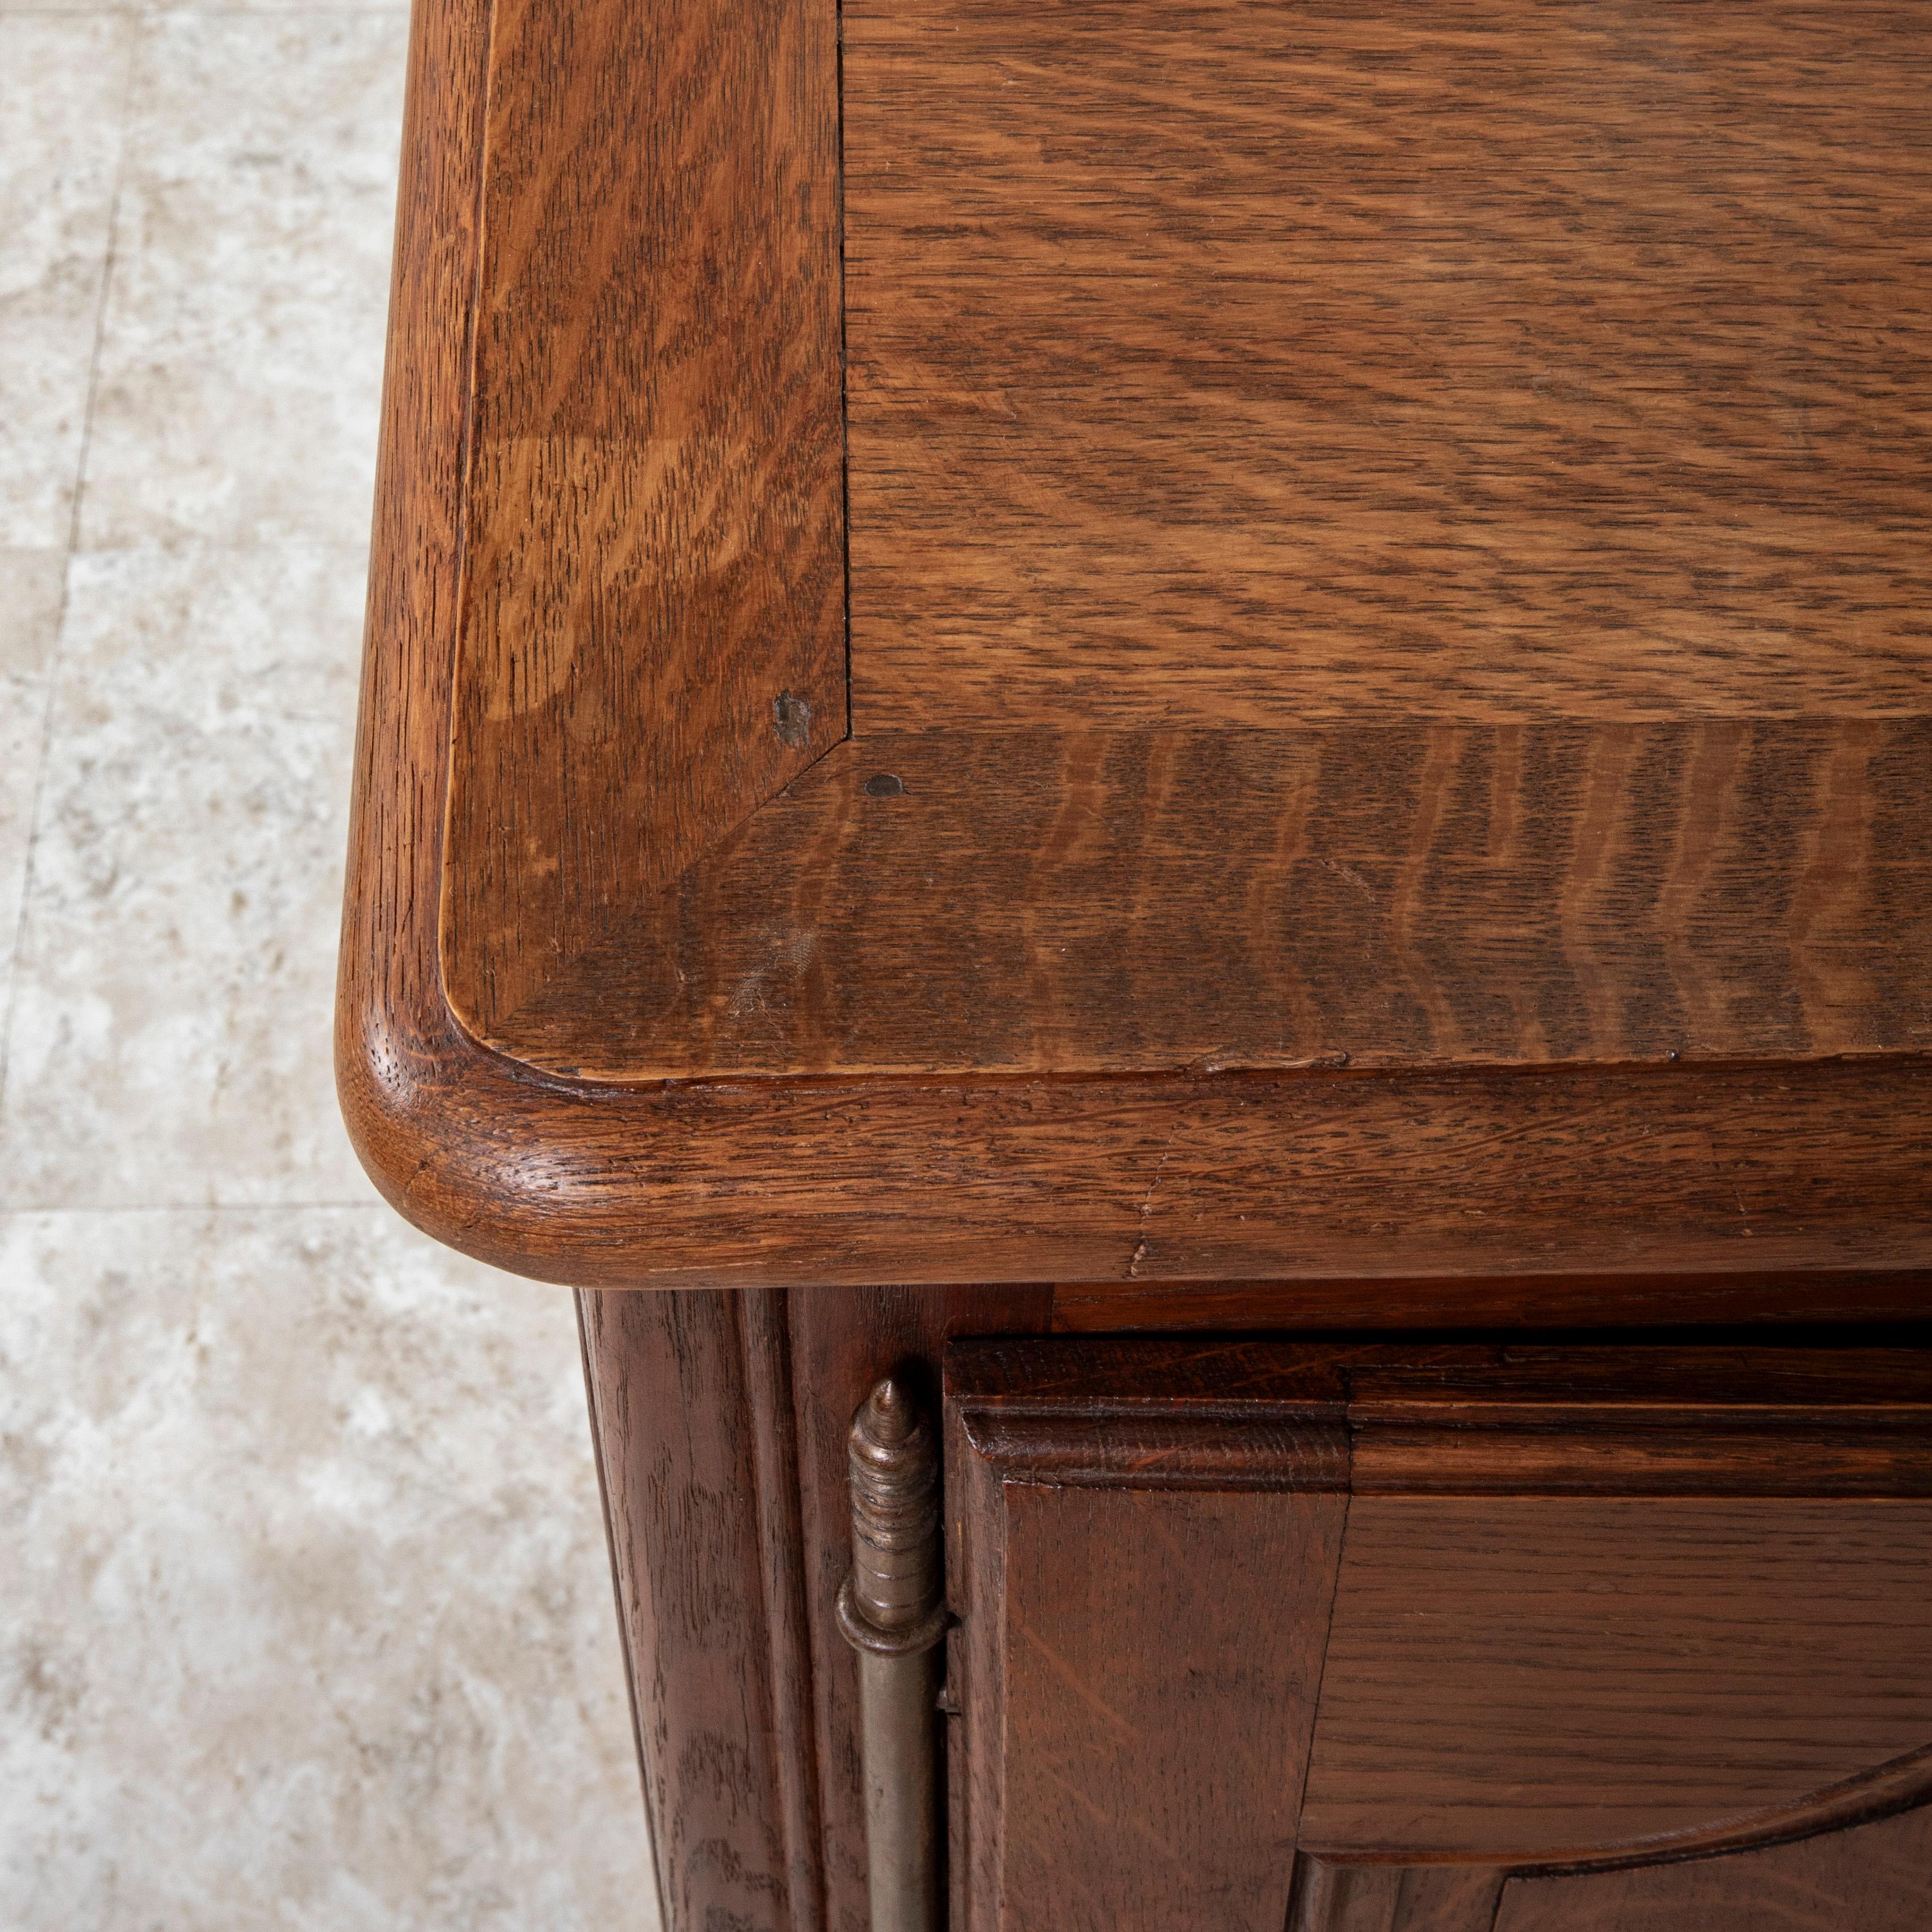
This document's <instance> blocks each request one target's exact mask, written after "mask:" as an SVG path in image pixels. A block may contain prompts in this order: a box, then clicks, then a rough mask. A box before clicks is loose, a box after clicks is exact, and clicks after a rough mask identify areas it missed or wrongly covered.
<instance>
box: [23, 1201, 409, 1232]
mask: <svg viewBox="0 0 1932 1932" xmlns="http://www.w3.org/2000/svg"><path fill="white" fill-rule="evenodd" d="M70 1214H86V1215H101V1214H388V1215H389V1216H391V1217H393V1218H395V1219H397V1220H400V1219H401V1217H400V1216H398V1215H397V1214H396V1212H395V1209H394V1208H392V1207H390V1205H389V1203H388V1202H386V1201H172V1202H170V1201H160V1202H132V1203H130V1202H116V1203H115V1205H113V1206H112V1207H99V1206H92V1205H89V1204H88V1203H86V1202H80V1203H78V1204H77V1203H74V1202H69V1203H68V1204H66V1205H64V1206H62V1207H58V1208H0V1226H5V1223H7V1222H9V1221H45V1220H53V1219H55V1217H59V1216H64V1215H70Z"/></svg>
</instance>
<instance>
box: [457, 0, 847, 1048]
mask: <svg viewBox="0 0 1932 1932" xmlns="http://www.w3.org/2000/svg"><path fill="white" fill-rule="evenodd" d="M491 20H492V31H491V34H490V65H489V76H488V85H487V110H486V111H485V114H484V123H483V130H482V139H483V157H482V176H483V178H482V197H483V205H482V212H481V259H480V261H479V263H478V284H477V288H476V291H475V339H474V348H473V356H474V362H473V368H472V375H471V379H470V383H471V387H470V399H469V400H470V413H469V425H468V433H469V476H468V490H467V495H466V505H465V508H466V545H465V549H464V553H463V589H462V593H461V595H462V602H461V619H460V621H461V625H462V631H463V649H462V651H461V653H460V656H459V658H458V681H457V695H456V711H455V730H456V734H457V742H458V743H459V744H460V746H461V748H462V755H461V756H460V757H458V759H457V760H456V764H455V773H454V777H453V781H452V787H451V790H450V799H449V811H450V831H451V837H450V844H449V855H450V864H449V870H448V872H447V874H446V877H445V879H444V882H443V889H444V892H445V893H446V897H447V899H448V901H449V907H450V913H451V931H452V944H451V945H450V947H449V952H448V955H447V957H446V969H447V971H448V974H449V983H450V986H451V989H452V993H453V995H454V996H455V998H456V999H457V1001H458V1006H459V1008H460V1010H462V1011H463V1013H465V1014H466V1015H467V1016H472V1017H473V1019H475V1022H476V1023H477V1024H478V1026H479V1028H481V1030H482V1031H484V1032H485V1033H487V1031H488V1030H489V1028H490V1025H491V1023H492V1021H493V1018H494V1016H496V1014H497V1013H499V1012H504V1011H511V1010H514V1009H515V1007H517V1006H518V1005H519V1004H520V1003H521V1001H522V1000H523V998H524V997H525V995H526V993H527V992H528V991H529V988H530V986H531V985H532V983H536V982H540V981H541V978H542V977H543V976H544V974H545V973H546V972H547V971H548V970H549V968H550V967H551V966H552V965H553V963H554V962H555V960H556V958H557V957H559V956H568V955H570V954H571V953H575V952H577V951H578V950H581V948H582V947H583V946H584V945H586V944H588V943H589V942H590V941H592V940H594V939H595V938H598V937H599V936H601V933H602V932H603V931H604V927H605V921H606V919H607V914H608V912H609V910H610V908H612V907H616V906H621V905H624V904H629V903H631V902H633V901H634V900H635V899H636V898H637V897H638V896H639V895H641V894H643V893H646V892H648V891H649V889H650V888H652V886H657V885H659V884H661V883H664V881H666V880H670V879H672V878H674V877H676V875H677V874H678V873H679V871H681V870H682V868H684V867H685V865H687V864H688V863H689V862H690V861H691V859H693V858H694V857H695V856H697V854H698V853H700V851H702V850H703V849H704V848H705V847H706V844H708V843H709V842H710V841H712V839H714V838H716V837H717V836H718V835H719V834H720V833H721V832H724V831H725V830H727V829H729V828H730V826H732V825H733V824H734V823H736V822H737V821H738V820H739V819H740V818H742V817H744V816H745V814H747V813H748V812H750V811H752V810H753V809H754V808H756V807H757V805H758V804H759V803H760V802H761V801H762V800H763V799H765V798H766V797H768V796H770V794H771V793H772V792H774V791H775V790H778V787H780V786H781V785H782V784H784V782H785V781H786V780H787V779H788V778H791V777H793V776H794V775H796V773H797V772H800V771H802V770H803V769H805V766H808V764H809V763H811V760H812V759H813V758H814V757H815V756H817V754H819V753H820V752H821V751H823V750H824V749H825V748H826V746H827V745H830V744H832V743H834V742H836V741H837V740H838V739H840V738H841V737H842V736H844V732H845V727H846V717H845V712H846V705H845V688H844V685H845V637H844V629H845V624H844V526H843V478H842V473H841V470H842V463H843V457H844V450H843V434H844V431H843V424H842V421H841V414H842V410H841V400H840V378H839V359H840V334H839V332H840V321H839V302H840V298H839V290H838V241H837V237H838V160H837V139H838V99H837V89H836V79H835V46H834V37H835V8H834V7H833V6H832V4H831V0H751V4H750V5H734V6H732V7H729V8H726V7H717V6H695V7H672V6H667V5H646V6H631V5H620V4H617V0H494V4H493V7H492V9H491Z"/></svg>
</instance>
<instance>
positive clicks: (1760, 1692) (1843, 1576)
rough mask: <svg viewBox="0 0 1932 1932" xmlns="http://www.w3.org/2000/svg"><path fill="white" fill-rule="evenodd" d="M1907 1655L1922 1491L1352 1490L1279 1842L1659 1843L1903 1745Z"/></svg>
mask: <svg viewBox="0 0 1932 1932" xmlns="http://www.w3.org/2000/svg"><path fill="white" fill-rule="evenodd" d="M1423 1578H1427V1580H1428V1583H1427V1589H1419V1587H1418V1584H1419V1580H1421V1579H1423ZM1928 1641H1932V1502H1926V1501H1924V1500H1920V1499H1914V1498H1911V1497H1906V1498H1902V1499H1882V1498H1881V1499H1857V1500H1853V1499H1843V1498H1838V1499H1832V1500H1830V1501H1829V1502H1811V1501H1805V1500H1799V1499H1730V1498H1720V1499H1715V1500H1707V1499H1703V1498H1694V1497H1676V1496H1646V1497H1640V1498H1635V1499H1631V1498H1625V1497H1619V1496H1602V1497H1590V1496H1557V1497H1544V1496H1535V1495H1529V1496H1522V1495H1519V1496H1494V1497H1488V1496H1486V1497H1463V1496H1427V1497H1423V1496H1357V1497H1356V1498H1355V1499H1354V1501H1353V1502H1352V1505H1351V1508H1350V1512H1349V1540H1348V1547H1347V1550H1346V1553H1345V1556H1344V1559H1343V1568H1342V1574H1341V1579H1340V1583H1339V1584H1338V1586H1337V1593H1336V1600H1335V1613H1334V1624H1333V1628H1332V1632H1331V1638H1330V1642H1329V1649H1328V1664H1327V1666H1326V1675H1325V1680H1324V1681H1325V1689H1324V1692H1323V1697H1322V1715H1321V1719H1320V1721H1319V1724H1318V1727H1317V1729H1316V1742H1315V1750H1314V1756H1313V1760H1312V1762H1311V1764H1310V1770H1309V1777H1308V1791H1307V1804H1306V1805H1305V1807H1304V1811H1303V1817H1302V1826H1301V1835H1302V1841H1303V1843H1304V1844H1306V1845H1307V1846H1309V1847H1310V1849H1313V1850H1315V1851H1316V1852H1319V1853H1322V1854H1325V1855H1326V1854H1334V1853H1337V1852H1349V1853H1353V1854H1355V1855H1363V1854H1365V1853H1370V1852H1373V1853H1375V1854H1376V1855H1382V1856H1400V1855H1402V1854H1404V1853H1406V1854H1409V1855H1412V1856H1413V1855H1420V1854H1427V1853H1430V1852H1438V1853H1441V1852H1453V1853H1454V1854H1456V1855H1458V1856H1460V1857H1464V1858H1475V1859H1476V1860H1478V1861H1481V1862H1493V1863H1495V1864H1499V1865H1502V1864H1511V1863H1513V1862H1517V1861H1523V1860H1525V1859H1533V1858H1537V1857H1539V1856H1541V1857H1544V1858H1554V1857H1556V1856H1557V1855H1565V1856H1583V1855H1589V1854H1592V1853H1601V1852H1607V1851H1611V1850H1616V1849H1637V1848H1639V1847H1649V1846H1656V1847H1658V1849H1663V1848H1664V1841H1667V1840H1668V1839H1669V1838H1670V1837H1671V1836H1672V1835H1675V1834H1679V1833H1683V1832H1688V1831H1691V1830H1693V1829H1697V1828H1701V1827H1704V1826H1708V1825H1709V1824H1710V1823H1712V1821H1713V1820H1721V1819H1723V1818H1724V1817H1735V1816H1738V1815H1739V1814H1747V1813H1750V1812H1753V1811H1760V1810H1769V1809H1771V1808H1775V1807H1778V1806H1781V1805H1793V1804H1795V1803H1796V1802H1799V1801H1800V1800H1802V1799H1804V1798H1805V1796H1807V1795H1808V1793H1813V1792H1815V1791H1817V1790H1821V1789H1822V1788H1823V1787H1827V1786H1829V1785H1832V1784H1835V1783H1836V1782H1838V1781H1840V1780H1841V1779H1843V1778H1847V1777H1849V1776H1852V1775H1855V1774H1856V1773H1858V1772H1864V1771H1866V1770H1868V1769H1871V1768H1873V1767H1874V1766H1877V1765H1878V1764H1879V1763H1882V1762H1884V1761H1885V1760H1888V1759H1890V1758H1892V1757H1897V1756H1900V1755H1903V1754H1906V1753H1909V1752H1912V1751H1919V1750H1921V1749H1922V1748H1924V1746H1925V1745H1927V1742H1928V1741H1932V1687H1928V1685H1927V1683H1926V1682H1925V1680H1924V1673H1923V1672H1922V1671H1921V1669H1920V1668H1919V1660H1920V1659H1921V1658H1923V1656H1924V1652H1925V1647H1926V1646H1927V1643H1928Z"/></svg>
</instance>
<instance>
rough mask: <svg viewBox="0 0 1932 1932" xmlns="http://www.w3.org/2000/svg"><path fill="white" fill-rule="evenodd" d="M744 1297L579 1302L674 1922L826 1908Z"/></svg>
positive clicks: (777, 1471)
mask: <svg viewBox="0 0 1932 1932" xmlns="http://www.w3.org/2000/svg"><path fill="white" fill-rule="evenodd" d="M756 1302H757V1298H747V1297H743V1296H736V1295H727V1294H715V1293H714V1294H698V1295H679V1296H674V1297H673V1296H658V1295H589V1296H586V1297H583V1298H581V1300H580V1303H579V1310H580V1316H581V1319H582V1321H583V1342H584V1367H585V1371H586V1376H587V1377H588V1379H589V1389H590V1415H591V1427H592V1435H593V1437H594V1439H595V1444H596V1448H597V1459H598V1472H599V1474H600V1475H601V1478H602V1481H603V1484H604V1506H605V1511H606V1517H607V1522H608V1524H609V1528H610V1555H611V1562H612V1566H613V1570H614V1571H615V1573H616V1585H617V1604H618V1616H619V1627H620V1628H621V1630H622V1634H623V1638H624V1654H625V1662H626V1666H627V1668H628V1671H629V1673H630V1679H631V1699H632V1709H633V1710H634V1712H635V1714H636V1717H637V1736H638V1745H639V1751H640V1756H641V1757H642V1760H643V1774H644V1793H645V1798H646V1803H647V1805H648V1808H649V1813H650V1819H651V1835H652V1843H653V1846H654V1849H655V1852H656V1856H657V1865H658V1889H659V1893H660V1896H661V1900H662V1903H663V1906H664V1924H665V1927H666V1932H697V1928H698V1927H704V1926H709V1925H713V1924H719V1923H724V1924H731V1925H733V1926H735V1927H742V1928H744V1932H820V1928H821V1927H823V1925H824V1924H825V1918H824V1907H823V1885H822V1879H821V1876H820V1845H819V1842H818V1833H817V1799H816V1790H815V1785H816V1770H817V1765H816V1760H815V1757H814V1753H813V1751H812V1749H811V1743H812V1739H811V1682H810V1676H809V1664H808V1659H807V1656H806V1652H805V1646H804V1644H803V1642H802V1638H803V1613H804V1606H803V1604H802V1601H801V1599H800V1583H799V1579H800V1575H801V1550H800V1544H799V1518H798V1511H797V1488H796V1466H795V1463H793V1461H792V1460H791V1457H790V1454H789V1442H790V1424H791V1413H790V1391H789V1389H788V1388H787V1376H786V1375H785V1373H784V1370H783V1367H782V1348H781V1343H780V1342H779V1340H778V1334H779V1332H780V1331H776V1330H775V1328H774V1326H773V1322H772V1316H773V1313H774V1311H773V1310H772V1309H771V1308H769V1307H763V1308H761V1307H758V1306H757V1305H755V1304H756ZM638 1822H639V1829H643V1820H641V1819H640V1820H639V1821H638Z"/></svg>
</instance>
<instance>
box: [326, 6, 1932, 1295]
mask: <svg viewBox="0 0 1932 1932" xmlns="http://www.w3.org/2000/svg"><path fill="white" fill-rule="evenodd" d="M838 26H839V22H838V15H837V14H836V13H835V9H834V7H833V6H832V4H831V0H754V4H752V5H748V6H747V5H738V6H733V7H728V8H727V7H724V5H722V4H721V0H699V4H697V5H694V6H692V7H679V8H673V7H669V6H667V5H662V4H661V0H651V4H648V5H643V6H641V7H639V6H636V5H625V4H621V0H496V4H495V5H494V6H493V7H491V6H490V5H489V4H487V0H419V8H418V14H417V20H416V49H415V56H414V60H413V67H412V73H411V80H410V120H409V126H408V129H407V134H406V152H405V157H404V188H403V196H402V207H401V227H400V235H399V243H398V271H397V283H396V293H395V307H394V311H393V319H392V350H391V371H390V382H389V392H388V401H387V404H386V424H385V432H384V446H383V467H382V481H381V484H380V500H379V504H378V514H377V541H376V551H375V569H374V581H373V587H372V592H371V627H370V646H369V655H368V676H367V681H366V683H365V696H364V715H363V735H362V745H361V750H360V754H359V792H358V805H357V821H356V844H355V848H354V853H353V875H352V879H351V884H350V901H349V914H348V921H347V929H346V935H345V941H344V995H343V1002H342V1007H341V1044H342V1052H341V1067H342V1075H343V1088H344V1100H345V1106H346V1108H347V1112H348V1115H349V1117H350V1121H351V1125H352V1128H353V1130H354V1131H355V1132H356V1134H357V1136H358V1139H359V1145H361V1147H362V1150H363V1151H364V1154H365V1159H366V1160H368V1162H369V1163H370V1165H371V1170H372V1172H374V1173H375V1174H376V1175H377V1178H378V1180H379V1181H380V1183H381V1184H383V1185H384V1187H386V1190H388V1191H389V1193H391V1195H392V1199H395V1200H396V1201H397V1202H398V1205H400V1206H401V1207H402V1208H404V1211H405V1212H407V1213H409V1214H411V1215H412V1216H413V1217H414V1218H416V1219H417V1220H419V1221H421V1222H422V1223H423V1224H424V1225H425V1226H428V1227H430V1228H431V1229H432V1231H433V1232H437V1233H438V1234H440V1235H443V1238H446V1239H451V1240H453V1241H456V1242H457V1244H458V1245H460V1246H463V1247H468V1248H469V1249H470V1250H472V1251H474V1252H476V1253H481V1254H483V1255H484V1256H486V1257H487V1259H491V1260H493V1261H496V1262H499V1263H502V1264H503V1265H508V1266H512V1267H517V1268H523V1269H525V1270H526V1271H530V1272H533V1273H538V1274H545V1275H550V1276H554V1277H559V1278H562V1279H566V1280H574V1281H580V1282H592V1283H632V1284H642V1283H661V1284H664V1285H667V1286H670V1285H676V1284H678V1283H697V1282H703V1283H712V1284H717V1283H745V1284H750V1283H767V1282H805V1281H821V1282H865V1281H871V1282H883V1281H901V1282H917V1281H944V1280H983V1281H998V1280H1009V1281H1019V1280H1072V1281H1095V1282H1098V1281H1104V1280H1119V1279H1127V1280H1133V1281H1136V1282H1139V1281H1159V1280H1166V1281H1190V1280H1199V1281H1208V1280H1242V1279H1253V1278H1262V1277H1304V1278H1309V1279H1320V1278H1328V1277H1343V1276H1347V1277H1377V1276H1389V1277H1415V1276H1418V1275H1437V1276H1448V1277H1454V1276H1458V1275H1467V1276H1469V1277H1472V1278H1473V1277H1479V1276H1480V1277H1497V1276H1508V1275H1511V1274H1526V1275H1529V1274H1536V1275H1541V1276H1547V1275H1549V1274H1552V1273H1558V1274H1560V1273H1562V1272H1564V1271H1583V1272H1586V1273H1591V1274H1600V1275H1601V1274H1616V1273H1618V1272H1619V1271H1659V1270H1681V1271H1708V1272H1723V1271H1738V1270H1745V1269H1751V1270H1763V1269H1767V1268H1769V1269H1778V1268H1787V1269H1808V1270H1814V1271H1815V1270H1820V1269H1823V1270H1826V1271H1829V1270H1832V1269H1838V1268H1864V1269H1867V1270H1869V1269H1871V1268H1880V1269H1900V1268H1918V1267H1924V1266H1927V1265H1932V1183H1928V1178H1927V1175H1928V1160H1927V1153H1928V1149H1932V1081H1928V1078H1927V1071H1928V1062H1927V1052H1928V1050H1932V805H1928V802H1927V801H1928V799H1932V720H1929V719H1928V716H1927V712H1928V704H1927V695H1928V691H1932V590H1929V589H1928V586H1932V542H1928V536H1932V377H1928V374H1927V371H1928V369H1932V302H1928V297H1932V250H1928V247H1927V240H1926V228H1925V224H1924V210H1925V208H1927V205H1932V112H1928V111H1927V110H1928V104H1932V40H1928V39H1927V36H1926V35H1925V34H1924V31H1923V27H1924V21H1923V16H1922V11H1921V10H1920V9H1918V8H1917V7H1914V6H1912V5H1909V4H1892V5H1877V4H1873V5H1847V6H1845V7H1838V8H1834V9H1832V10H1829V12H1826V11H1821V10H1818V9H1817V8H1815V7H1810V6H1801V5H1787V4H1769V5H1763V4H1760V5H1754V6H1751V7H1745V6H1743V5H1717V6H1712V7H1697V8H1675V9H1673V8H1659V9H1652V10H1647V11H1646V14H1645V16H1644V19H1643V26H1642V31H1637V28H1635V27H1634V26H1633V25H1632V23H1631V19H1630V17H1629V16H1628V13H1627V10H1622V9H1619V8H1614V7H1595V6H1582V7H1565V8H1562V9H1552V8H1550V7H1547V6H1544V5H1533V4H1529V0H1449V4H1447V5H1438V4H1433V0H1432V4H1430V5H1423V4H1421V0H1415V4H1413V5H1409V4H1405V5H1401V6H1398V7H1376V8H1364V7H1356V6H1352V5H1329V6H1325V7H1312V8H1311V7H1302V6H1299V5H1296V6H1292V7H1291V6H1288V5H1260V6H1257V5H1241V6H1235V5H1215V4H1208V5H1193V4H1190V5H1187V6H1181V5H1178V4H1177V5H1171V6H1166V7H1157V8H1155V9H1154V10H1152V11H1150V10H1148V7H1145V5H1135V6H1127V5H1121V4H1119V0H1090V4H1084V5H1068V6H1061V7H1047V8H1033V9H1025V10H1015V9H1013V8H1012V7H1007V6H997V7H996V6H992V5H986V4H983V0H893V4H891V5H886V4H883V0H858V3H857V4H853V0H848V4H847V5H846V6H845V7H844V12H843V55H842V69H841V57H840V47H839V38H838ZM841 72H842V83H841Z"/></svg>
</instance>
